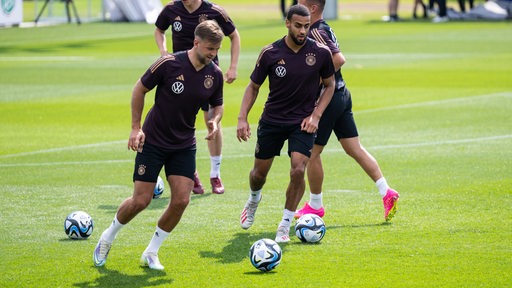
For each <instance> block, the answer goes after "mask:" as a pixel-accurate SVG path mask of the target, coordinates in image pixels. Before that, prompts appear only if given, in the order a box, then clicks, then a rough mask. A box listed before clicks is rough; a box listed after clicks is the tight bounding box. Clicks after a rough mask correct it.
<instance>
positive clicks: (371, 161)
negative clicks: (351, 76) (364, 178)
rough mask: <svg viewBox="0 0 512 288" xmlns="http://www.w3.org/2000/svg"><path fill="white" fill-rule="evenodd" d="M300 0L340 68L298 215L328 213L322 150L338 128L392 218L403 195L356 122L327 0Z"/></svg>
mask: <svg viewBox="0 0 512 288" xmlns="http://www.w3.org/2000/svg"><path fill="white" fill-rule="evenodd" d="M299 3H300V4H302V5H304V6H306V7H308V9H309V11H310V12H311V22H312V23H313V24H311V28H310V30H309V36H310V37H311V38H313V39H315V40H317V41H319V42H321V43H324V44H325V45H327V46H328V47H329V49H330V50H331V53H332V61H333V63H334V68H335V69H336V73H335V79H336V85H335V87H336V89H335V91H334V95H333V97H332V100H331V103H329V106H327V108H326V109H325V111H324V114H323V116H322V119H321V120H320V123H319V124H318V131H317V136H316V138H315V145H314V146H313V150H312V151H311V159H310V161H309V163H308V167H307V177H308V183H309V188H310V189H311V193H310V200H309V202H306V203H305V205H304V207H303V208H302V209H300V210H298V211H297V213H296V214H295V218H299V217H300V216H302V215H304V214H308V213H313V214H316V215H318V216H320V217H323V216H324V213H325V209H324V207H323V202H322V184H323V179H324V171H323V167H322V159H321V158H320V154H321V153H322V151H323V149H324V147H325V145H326V144H327V141H328V140H329V137H330V136H331V133H332V132H333V131H334V133H335V134H336V137H338V141H339V142H340V144H341V146H342V147H343V149H344V150H345V152H346V153H347V154H348V155H350V156H351V157H352V158H354V160H356V162H357V163H358V164H359V165H360V166H361V168H363V170H364V171H365V172H366V174H368V176H369V177H370V178H371V179H372V180H373V181H375V184H376V186H377V188H378V190H379V193H380V195H381V196H382V197H383V199H382V200H383V202H384V218H385V220H386V221H389V220H391V218H393V216H394V214H395V212H396V203H397V201H398V198H399V197H400V196H399V195H398V193H397V192H396V191H395V190H393V189H391V188H390V187H389V185H388V183H387V181H386V179H385V178H384V176H383V175H382V172H381V170H380V167H379V164H378V163H377V160H375V158H374V157H373V156H372V155H371V154H370V153H368V151H366V149H365V148H364V147H363V146H362V145H361V143H360V141H359V135H358V133H357V127H356V123H355V121H354V117H353V115H352V98H351V94H350V91H349V90H348V89H347V87H346V85H345V81H344V80H343V76H342V74H341V66H342V65H343V64H344V63H345V57H344V56H343V54H342V53H341V51H340V50H339V45H338V40H337V39H336V36H335V35H334V31H333V30H332V29H331V27H329V25H328V24H327V23H326V22H325V21H324V20H323V19H322V13H323V10H324V6H325V0H299Z"/></svg>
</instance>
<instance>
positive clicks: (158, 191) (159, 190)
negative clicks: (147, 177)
mask: <svg viewBox="0 0 512 288" xmlns="http://www.w3.org/2000/svg"><path fill="white" fill-rule="evenodd" d="M164 189H165V185H164V180H162V177H160V176H158V179H157V180H156V185H155V189H154V190H153V199H158V198H160V196H162V194H163V193H164Z"/></svg>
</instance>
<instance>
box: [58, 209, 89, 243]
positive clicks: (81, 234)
mask: <svg viewBox="0 0 512 288" xmlns="http://www.w3.org/2000/svg"><path fill="white" fill-rule="evenodd" d="M93 230H94V222H93V221H92V218H91V216H90V215H89V214H87V213H85V212H84V211H75V212H72V213H70V214H69V215H68V217H66V220H64V232H66V235H68V237H69V238H71V239H87V238H89V236H91V234H92V231H93Z"/></svg>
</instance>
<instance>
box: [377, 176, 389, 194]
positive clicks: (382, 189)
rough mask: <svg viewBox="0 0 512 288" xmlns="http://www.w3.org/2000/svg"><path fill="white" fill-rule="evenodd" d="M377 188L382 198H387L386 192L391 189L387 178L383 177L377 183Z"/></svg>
mask: <svg viewBox="0 0 512 288" xmlns="http://www.w3.org/2000/svg"><path fill="white" fill-rule="evenodd" d="M375 186H377V189H379V194H380V196H382V197H384V196H386V192H387V191H388V189H389V185H388V182H386V178H384V177H382V178H380V179H379V180H377V181H375Z"/></svg>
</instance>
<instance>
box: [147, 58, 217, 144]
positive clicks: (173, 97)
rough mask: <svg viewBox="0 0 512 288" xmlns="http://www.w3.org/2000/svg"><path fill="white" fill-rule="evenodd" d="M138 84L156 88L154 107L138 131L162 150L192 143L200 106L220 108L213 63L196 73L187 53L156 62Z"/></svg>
mask: <svg viewBox="0 0 512 288" xmlns="http://www.w3.org/2000/svg"><path fill="white" fill-rule="evenodd" d="M141 82H142V84H143V85H144V86H145V87H146V88H148V89H153V88H154V87H155V86H156V93H155V105H153V107H151V109H150V110H149V112H148V114H147V116H146V120H144V125H143V126H142V131H144V133H145V134H146V141H147V142H148V143H151V144H153V145H155V146H159V147H161V148H166V149H180V148H187V147H190V146H192V145H193V144H195V143H196V139H195V134H194V132H195V122H196V115H197V112H198V111H199V108H200V107H201V104H203V103H206V102H208V103H209V104H210V105H211V106H212V107H215V106H219V105H222V104H223V99H222V89H223V85H224V83H223V79H222V71H221V70H220V68H219V67H218V66H217V65H215V64H214V63H210V64H209V65H206V66H205V67H204V68H203V69H201V70H200V71H196V69H195V68H194V66H193V65H192V63H191V62H190V60H189V58H188V55H187V52H186V51H182V52H178V53H174V54H172V55H169V56H165V57H161V58H159V59H158V60H157V61H156V62H155V63H153V65H151V67H149V69H148V70H147V71H146V73H144V75H143V76H142V77H141Z"/></svg>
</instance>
